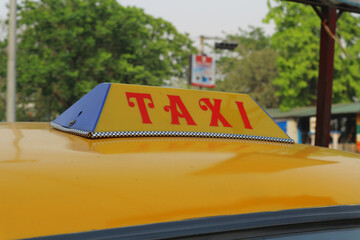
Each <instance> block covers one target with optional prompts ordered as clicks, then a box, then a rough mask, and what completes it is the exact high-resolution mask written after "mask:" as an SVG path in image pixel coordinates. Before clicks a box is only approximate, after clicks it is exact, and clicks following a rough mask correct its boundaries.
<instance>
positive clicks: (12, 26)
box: [6, 0, 16, 122]
mask: <svg viewBox="0 0 360 240" xmlns="http://www.w3.org/2000/svg"><path fill="white" fill-rule="evenodd" d="M7 50H8V61H7V84H6V121H8V122H15V121H16V0H10V18H9V40H8V46H7Z"/></svg>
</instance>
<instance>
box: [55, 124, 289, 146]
mask: <svg viewBox="0 0 360 240" xmlns="http://www.w3.org/2000/svg"><path fill="white" fill-rule="evenodd" d="M50 125H51V126H52V127H54V128H56V129H58V130H61V131H64V132H68V133H72V134H75V135H80V136H83V137H87V138H111V137H206V138H230V139H243V140H255V141H265V142H279V143H295V142H294V140H292V139H290V138H274V137H263V136H251V135H242V134H232V133H208V132H178V131H123V132H86V131H81V130H76V129H69V128H65V127H63V126H60V125H59V124H56V123H54V122H51V123H50Z"/></svg>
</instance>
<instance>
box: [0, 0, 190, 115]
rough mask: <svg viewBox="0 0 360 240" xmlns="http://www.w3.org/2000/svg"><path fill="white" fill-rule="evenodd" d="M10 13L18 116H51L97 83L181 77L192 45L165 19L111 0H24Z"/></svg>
mask: <svg viewBox="0 0 360 240" xmlns="http://www.w3.org/2000/svg"><path fill="white" fill-rule="evenodd" d="M18 15H19V24H18V26H19V28H20V29H22V32H21V34H20V36H18V37H19V40H20V42H19V44H18V53H17V56H18V60H17V81H18V103H19V104H20V106H22V107H21V109H20V111H18V118H19V119H21V120H24V119H25V120H32V119H33V120H50V119H53V118H54V117H56V115H57V114H59V113H61V112H62V111H63V110H64V109H66V108H68V107H69V106H70V105H71V104H73V103H74V102H75V101H76V100H77V99H79V98H80V97H81V96H82V95H83V94H85V93H86V92H88V91H89V90H91V89H92V88H93V87H95V86H96V85H97V84H99V83H102V82H119V83H131V84H146V85H162V84H163V81H164V80H167V79H170V78H174V77H175V78H185V77H186V76H185V74H186V69H185V67H186V66H187V64H188V63H187V59H188V54H190V53H191V52H193V51H194V48H193V47H192V42H191V40H190V39H189V37H188V36H187V35H183V34H180V33H179V32H178V31H177V30H176V29H175V27H174V26H173V25H172V24H170V23H169V22H167V21H165V20H163V19H161V18H154V17H152V16H150V15H148V14H145V13H144V11H143V10H142V9H139V8H136V7H123V6H121V5H120V4H119V3H117V1H116V0H40V1H38V0H24V1H23V2H22V3H21V4H20V8H19V12H18ZM2 65H5V66H6V64H2ZM28 113H32V116H30V115H29V114H28Z"/></svg>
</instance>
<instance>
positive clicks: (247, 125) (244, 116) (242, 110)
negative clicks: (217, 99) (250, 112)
mask: <svg viewBox="0 0 360 240" xmlns="http://www.w3.org/2000/svg"><path fill="white" fill-rule="evenodd" d="M235 103H236V105H237V107H238V109H239V112H240V114H241V118H242V120H243V122H244V125H245V128H247V129H253V128H252V126H251V124H250V121H249V118H248V116H247V114H246V112H245V108H244V103H243V102H235Z"/></svg>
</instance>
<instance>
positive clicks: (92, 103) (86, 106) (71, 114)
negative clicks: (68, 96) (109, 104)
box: [54, 83, 110, 132]
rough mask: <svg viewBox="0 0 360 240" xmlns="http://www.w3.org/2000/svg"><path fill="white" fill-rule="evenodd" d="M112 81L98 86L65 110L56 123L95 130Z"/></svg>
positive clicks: (83, 129) (66, 126)
mask: <svg viewBox="0 0 360 240" xmlns="http://www.w3.org/2000/svg"><path fill="white" fill-rule="evenodd" d="M109 88H110V83H103V84H100V85H98V86H96V87H95V88H94V89H93V90H92V91H90V92H89V93H87V94H86V95H85V96H83V97H82V98H81V99H80V100H79V101H77V102H76V103H74V104H73V105H72V106H71V107H70V108H68V109H67V110H66V111H65V112H63V113H62V114H61V115H60V116H59V117H58V118H56V119H55V120H54V123H56V124H58V125H60V126H62V127H64V128H69V129H78V130H81V131H87V132H93V131H94V130H95V127H96V124H97V121H98V119H99V116H100V114H101V110H102V108H103V106H104V103H105V100H106V96H107V94H108V91H109Z"/></svg>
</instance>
